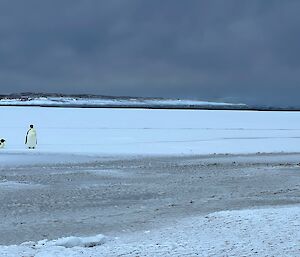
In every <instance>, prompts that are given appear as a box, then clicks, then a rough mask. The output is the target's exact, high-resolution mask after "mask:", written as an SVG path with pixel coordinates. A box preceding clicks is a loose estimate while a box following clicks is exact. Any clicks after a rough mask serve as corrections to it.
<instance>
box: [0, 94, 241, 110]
mask: <svg viewBox="0 0 300 257" xmlns="http://www.w3.org/2000/svg"><path fill="white" fill-rule="evenodd" d="M0 105H2V106H3V105H5V106H27V105H28V106H63V107H124V108H133V107H136V108H187V109H188V108H197V109H245V108H247V105H245V104H233V103H223V102H208V101H199V100H181V99H164V98H141V97H138V98H131V97H105V96H92V95H91V96H88V95H82V96H63V95H38V94H34V95H30V94H29V95H24V94H20V95H10V96H2V97H1V96H0Z"/></svg>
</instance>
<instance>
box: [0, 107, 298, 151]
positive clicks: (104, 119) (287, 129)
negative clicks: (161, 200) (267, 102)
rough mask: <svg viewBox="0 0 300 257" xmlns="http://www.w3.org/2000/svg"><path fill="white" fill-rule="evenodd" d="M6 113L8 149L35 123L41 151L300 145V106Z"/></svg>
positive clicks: (18, 146)
mask: <svg viewBox="0 0 300 257" xmlns="http://www.w3.org/2000/svg"><path fill="white" fill-rule="evenodd" d="M0 117H1V120H2V122H1V130H0V138H4V139H6V141H7V142H6V144H7V147H6V149H5V151H14V152H15V151H22V150H24V140H25V133H26V131H27V128H28V126H29V124H34V125H35V126H36V129H37V132H38V149H37V152H39V151H40V152H41V151H42V152H54V153H58V152H64V153H81V154H82V153H90V154H95V153H96V154H127V155H128V154H211V153H251V152H281V151H284V152H299V151H300V112H253V111H205V110H201V111H187V110H138V109H80V108H78V109H73V108H72V109H68V108H38V107H36V108H34V107H1V108H0ZM2 150H3V149H2Z"/></svg>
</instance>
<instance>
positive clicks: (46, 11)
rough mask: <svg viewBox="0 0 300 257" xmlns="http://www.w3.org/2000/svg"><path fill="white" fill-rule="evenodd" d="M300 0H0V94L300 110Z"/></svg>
mask: <svg viewBox="0 0 300 257" xmlns="http://www.w3.org/2000/svg"><path fill="white" fill-rule="evenodd" d="M299 14H300V1H298V0H284V1H283V0H266V1H264V0H251V1H246V0H80V1H79V0H51V1H43V0H26V1H24V0H20V1H15V0H0V87H1V89H0V93H2V94H3V93H12V92H25V91H26V92H27V91H34V92H61V93H94V94H104V95H132V96H163V97H181V98H199V99H223V100H224V99H225V100H228V101H239V102H246V103H260V104H263V103H266V104H274V105H275V104H276V105H278V104H280V103H281V104H283V105H298V106H300V99H299V98H300V97H299V93H300V87H299V82H300V69H299V68H300V49H299V48H300V15H299Z"/></svg>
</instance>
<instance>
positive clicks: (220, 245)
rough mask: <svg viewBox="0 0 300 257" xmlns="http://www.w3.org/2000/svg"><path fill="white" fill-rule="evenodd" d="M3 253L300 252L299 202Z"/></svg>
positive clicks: (0, 250) (40, 256)
mask: <svg viewBox="0 0 300 257" xmlns="http://www.w3.org/2000/svg"><path fill="white" fill-rule="evenodd" d="M0 254H1V256H7V257H15V256H35V257H47V256H57V257H65V256H83V257H87V256H89V257H92V256H95V257H96V256H207V257H208V256H291V257H292V256H293V257H295V256H299V254H300V207H299V206H297V207H281V208H272V209H257V210H242V211H224V212H218V213H212V214H209V215H206V216H202V217H192V218H188V219H183V220H180V222H178V223H174V224H173V225H172V226H171V227H164V228H162V229H157V230H153V231H151V230H147V231H143V232H138V233H132V234H128V235H123V236H122V237H118V238H106V237H105V236H103V235H101V234H100V235H96V236H94V237H87V238H81V237H66V238H60V239H58V240H52V241H47V240H42V241H39V242H25V243H23V244H21V245H16V246H14V245H12V246H0Z"/></svg>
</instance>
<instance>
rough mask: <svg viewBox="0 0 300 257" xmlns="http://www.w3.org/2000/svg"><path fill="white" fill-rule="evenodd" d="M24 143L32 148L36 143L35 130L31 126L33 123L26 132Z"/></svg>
mask: <svg viewBox="0 0 300 257" xmlns="http://www.w3.org/2000/svg"><path fill="white" fill-rule="evenodd" d="M25 144H26V145H27V147H28V148H29V149H34V148H35V147H36V144H37V137H36V130H35V129H34V128H33V125H30V128H29V130H28V131H27V134H26V140H25Z"/></svg>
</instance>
